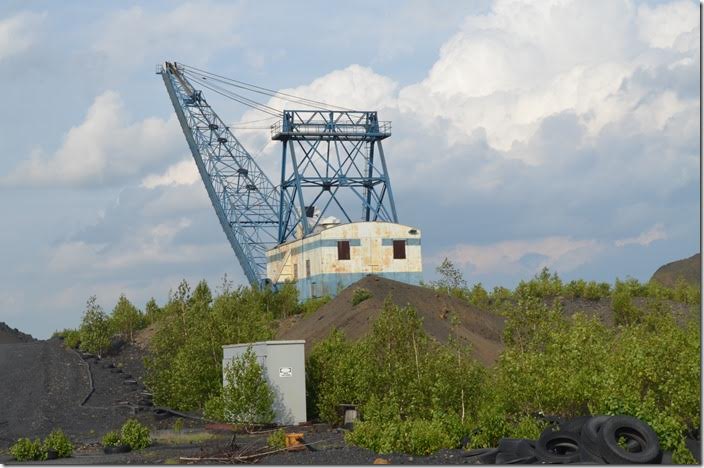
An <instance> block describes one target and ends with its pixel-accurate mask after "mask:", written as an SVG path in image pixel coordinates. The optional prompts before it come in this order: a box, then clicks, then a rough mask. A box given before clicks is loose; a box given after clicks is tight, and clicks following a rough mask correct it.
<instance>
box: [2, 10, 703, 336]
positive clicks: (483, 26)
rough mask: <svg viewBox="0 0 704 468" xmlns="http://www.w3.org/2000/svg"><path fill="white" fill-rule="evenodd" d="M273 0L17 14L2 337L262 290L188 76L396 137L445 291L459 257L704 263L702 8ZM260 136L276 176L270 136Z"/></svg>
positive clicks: (476, 269) (504, 263)
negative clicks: (347, 118) (195, 128)
mask: <svg viewBox="0 0 704 468" xmlns="http://www.w3.org/2000/svg"><path fill="white" fill-rule="evenodd" d="M263 3H264V2H256V1H240V2H235V1H227V2H218V1H205V2H189V1H185V2H176V1H151V2H110V3H108V2H85V1H80V2H70V1H66V2H60V3H57V2H53V1H44V2H42V1H7V0H6V1H4V2H2V4H0V85H1V86H2V89H3V108H4V109H5V112H3V113H1V114H0V194H1V196H0V212H1V213H2V218H3V224H2V226H3V228H2V229H0V259H1V260H2V264H3V266H4V268H2V270H1V271H0V321H5V322H7V323H8V324H10V325H11V326H13V327H18V328H21V329H23V330H24V331H27V332H30V333H32V334H33V335H35V336H38V337H46V336H48V335H49V334H51V332H52V331H54V330H55V329H60V328H64V327H75V326H77V325H78V324H79V322H80V317H81V314H82V311H83V309H84V305H85V301H86V299H87V298H88V297H89V296H90V295H92V294H96V295H97V296H98V301H99V303H101V304H102V305H103V306H104V307H105V308H106V309H108V310H110V309H111V308H112V307H113V306H114V304H115V302H116V300H117V297H118V296H119V294H121V293H125V294H127V296H128V297H129V298H130V299H132V300H133V301H134V302H135V303H136V304H137V305H138V306H140V307H143V305H144V303H145V302H146V301H147V300H148V299H149V298H150V297H152V296H154V297H155V298H156V299H157V300H158V301H160V302H163V301H164V300H165V299H166V297H167V295H168V292H169V290H170V289H173V288H175V287H176V286H177V284H178V282H179V281H180V279H181V278H186V279H188V280H189V281H191V282H196V281H198V280H199V279H202V278H204V279H206V280H208V281H209V282H210V283H211V284H212V285H216V284H218V283H220V279H221V278H222V276H223V275H224V274H227V276H228V277H229V278H230V279H231V280H233V281H234V282H235V283H240V282H244V275H243V273H242V271H241V269H240V267H239V265H238V264H237V261H236V259H235V256H234V254H233V253H232V252H231V250H230V248H229V245H228V244H227V241H226V238H225V236H224V234H223V233H222V230H221V229H220V227H219V224H218V222H217V219H216V217H215V214H214V212H213V210H212V207H211V206H210V204H209V201H208V199H207V196H206V194H205V190H204V188H203V186H202V183H201V181H200V180H199V179H198V176H197V173H196V170H195V165H194V164H193V161H192V160H191V158H190V155H189V153H188V149H187V146H186V143H185V140H184V138H183V135H182V133H181V130H180V128H179V127H178V124H177V122H176V120H175V117H174V113H173V109H172V108H171V104H170V102H169V100H168V97H167V95H166V91H165V90H164V87H163V83H162V82H161V80H160V78H159V77H158V76H156V75H155V74H154V69H155V66H156V65H157V64H158V63H160V62H162V61H164V60H176V61H179V62H183V63H187V64H190V65H194V66H197V67H201V68H204V69H207V70H209V71H212V72H214V73H218V74H222V75H226V76H229V77H233V78H236V79H240V80H244V81H248V82H253V83H257V84H260V85H262V86H266V87H269V88H275V89H279V90H287V91H288V92H292V93H293V94H297V95H303V96H306V97H309V98H312V99H318V100H322V101H326V102H332V103H335V104H339V105H343V106H346V107H356V108H365V109H377V110H378V111H379V113H380V118H381V119H383V120H391V121H392V122H393V136H392V137H391V138H390V139H389V140H386V141H385V143H384V146H385V151H386V153H387V160H388V163H389V169H390V173H391V178H392V184H393V187H394V192H395V197H396V203H397V208H398V211H399V217H400V220H401V222H403V223H405V224H410V225H415V226H418V227H420V228H421V229H422V230H423V237H424V240H423V255H424V269H425V274H424V275H425V278H426V280H432V279H434V278H435V274H434V268H435V266H437V264H438V263H439V262H440V261H441V260H442V259H443V258H444V257H445V256H447V257H449V258H450V259H451V260H453V262H455V264H456V265H457V266H459V267H460V268H461V270H462V271H463V273H464V275H465V277H466V279H467V280H468V282H470V283H474V282H480V281H481V282H482V283H483V284H484V285H485V286H489V287H493V286H496V285H504V286H508V287H513V286H515V284H516V283H517V281H519V280H520V279H525V278H529V277H531V276H532V275H533V274H535V273H536V272H537V271H539V270H540V269H541V268H542V267H544V266H547V267H549V268H550V269H551V270H554V271H557V272H558V273H559V274H560V275H561V276H562V277H563V278H565V279H568V280H569V279H574V278H585V279H588V280H590V279H594V280H599V281H609V282H611V281H613V280H614V279H615V278H616V277H620V278H624V277H626V276H632V277H635V278H638V279H640V280H647V279H648V278H649V277H650V275H651V274H652V273H653V272H654V270H655V269H656V268H657V267H658V266H660V265H662V264H663V263H666V262H669V261H672V260H675V259H679V258H683V257H686V256H690V255H692V254H694V253H695V252H697V251H698V250H699V236H700V227H699V226H700V216H699V214H700V201H699V184H700V172H699V93H700V88H699V60H700V59H699V57H700V45H699V44H700V32H699V17H698V15H699V8H698V4H697V3H696V2H693V1H673V2H661V1H647V2H636V1H625V0H623V1H621V0H604V1H590V2H584V1H579V0H574V1H571V0H554V1H543V2H528V1H526V2H524V1H519V0H503V1H483V2H482V1H480V2H455V1H445V2H443V1H433V2H430V1H426V2H420V1H415V2H414V1H408V2H401V1H391V2H371V1H362V2H339V3H336V4H335V7H334V8H331V7H330V5H331V4H330V2H324V1H318V2H306V3H305V7H302V6H301V4H300V3H295V2H283V1H282V2H266V4H263ZM206 96H207V93H206ZM209 101H210V102H211V103H212V104H213V106H214V107H215V109H216V110H217V111H218V112H219V113H220V115H221V117H223V119H224V120H226V121H229V122H233V123H236V122H239V121H248V120H253V119H257V118H262V117H264V116H262V115H260V114H257V113H255V112H253V111H252V110H248V109H245V108H241V107H237V106H235V105H233V104H232V103H231V102H224V101H223V100H221V99H218V98H217V97H211V98H210V99H209ZM272 104H275V105H276V106H277V107H279V108H280V107H283V104H282V103H280V102H277V103H272ZM238 137H239V138H240V139H241V140H242V142H243V143H244V144H245V146H246V147H247V148H248V149H249V150H250V152H252V153H256V154H257V159H258V161H259V163H260V164H261V165H262V166H263V167H264V168H265V169H266V170H267V171H268V173H269V175H270V178H272V179H274V180H275V179H276V178H277V174H276V170H277V167H278V159H279V157H280V154H279V151H280V148H279V147H278V146H277V145H278V144H277V143H276V142H271V141H269V140H268V132H267V131H264V130H249V131H243V132H241V133H239V134H238Z"/></svg>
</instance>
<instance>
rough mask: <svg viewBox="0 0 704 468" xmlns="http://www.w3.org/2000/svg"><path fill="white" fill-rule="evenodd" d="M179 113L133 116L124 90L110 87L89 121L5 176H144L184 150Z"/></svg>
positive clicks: (38, 181)
mask: <svg viewBox="0 0 704 468" xmlns="http://www.w3.org/2000/svg"><path fill="white" fill-rule="evenodd" d="M182 139H183V137H182V135H181V131H180V129H179V126H178V122H177V120H176V117H175V116H172V117H171V118H170V119H169V120H162V119H159V118H155V117H150V118H146V119H144V120H141V121H136V122H135V121H131V120H130V118H129V115H128V113H127V112H126V110H125V108H124V104H123V102H122V99H121V98H120V96H119V94H117V93H116V92H114V91H106V92H105V93H103V94H101V95H100V96H98V97H97V98H96V99H95V101H94V102H93V104H92V105H91V107H90V109H89V110H88V113H87V115H86V118H85V120H84V121H83V122H82V123H81V124H79V125H78V126H76V127H73V128H71V129H70V130H69V131H68V132H67V133H66V135H65V137H64V141H63V143H62V145H61V147H60V148H59V149H58V150H57V151H56V152H54V153H53V154H51V155H46V154H45V153H44V151H43V150H42V149H35V150H34V151H33V152H32V154H31V155H30V157H29V158H28V159H25V160H23V161H21V162H20V163H19V164H18V165H17V166H16V167H15V169H14V170H12V172H11V173H10V174H9V175H8V176H5V177H4V178H3V180H2V182H3V183H4V184H5V185H30V186H31V185H34V186H102V185H106V184H108V185H109V184H112V183H115V182H117V181H121V180H122V181H124V180H125V179H127V178H130V177H139V176H140V174H142V173H143V171H144V170H145V169H148V168H149V167H150V166H155V165H159V164H160V163H163V162H164V161H167V160H169V159H171V158H172V157H173V153H174V152H176V151H178V152H179V153H182V152H183V145H182Z"/></svg>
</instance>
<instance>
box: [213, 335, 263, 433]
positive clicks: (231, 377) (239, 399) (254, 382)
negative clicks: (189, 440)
mask: <svg viewBox="0 0 704 468" xmlns="http://www.w3.org/2000/svg"><path fill="white" fill-rule="evenodd" d="M273 404H274V393H273V392H272V390H271V388H269V384H268V383H267V381H266V379H265V377H264V371H263V369H262V367H261V366H260V365H259V363H258V362H257V356H256V354H254V351H253V350H252V347H251V346H250V347H249V348H247V351H245V353H244V354H242V355H241V356H240V357H238V358H236V359H234V360H233V361H232V362H231V363H230V364H228V365H227V366H226V367H225V385H224V387H223V388H222V389H221V391H220V393H219V394H218V395H215V396H213V397H211V398H210V399H209V400H208V401H207V402H206V404H205V415H206V416H207V417H208V418H211V419H215V420H218V421H227V422H231V423H241V424H268V423H270V422H272V421H273V420H274V410H273Z"/></svg>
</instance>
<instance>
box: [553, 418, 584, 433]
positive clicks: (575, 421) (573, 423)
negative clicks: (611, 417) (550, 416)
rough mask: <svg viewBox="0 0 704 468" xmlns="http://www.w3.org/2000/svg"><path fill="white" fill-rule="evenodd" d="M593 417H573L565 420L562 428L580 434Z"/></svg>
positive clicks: (561, 425) (561, 424)
mask: <svg viewBox="0 0 704 468" xmlns="http://www.w3.org/2000/svg"><path fill="white" fill-rule="evenodd" d="M591 418H592V417H591V416H577V417H576V418H572V419H570V420H569V421H565V422H562V423H560V430H561V431H567V432H574V433H575V434H578V435H579V434H581V433H582V427H583V426H584V425H585V424H586V423H587V421H589V420H590V419H591Z"/></svg>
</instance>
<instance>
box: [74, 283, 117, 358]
mask: <svg viewBox="0 0 704 468" xmlns="http://www.w3.org/2000/svg"><path fill="white" fill-rule="evenodd" d="M78 333H79V339H80V342H81V349H82V350H83V351H86V352H89V353H92V354H97V355H98V356H102V355H103V354H105V352H106V351H107V350H108V348H109V347H110V337H111V336H112V330H111V324H110V318H109V317H108V316H107V314H106V313H105V312H104V311H103V308H102V307H100V305H99V304H98V303H97V298H96V297H95V296H91V297H90V298H89V299H88V303H87V304H86V310H85V312H84V314H83V319H82V320H81V326H80V328H79V329H78Z"/></svg>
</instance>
